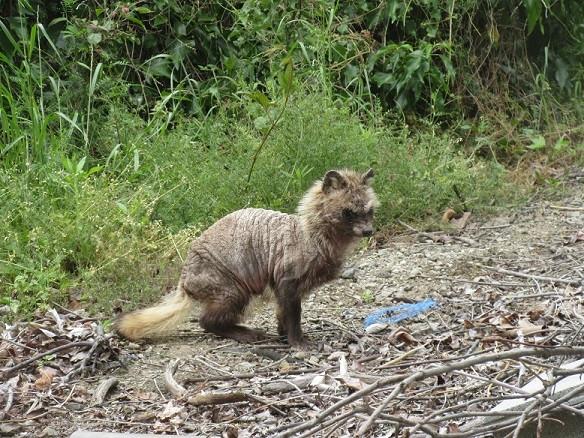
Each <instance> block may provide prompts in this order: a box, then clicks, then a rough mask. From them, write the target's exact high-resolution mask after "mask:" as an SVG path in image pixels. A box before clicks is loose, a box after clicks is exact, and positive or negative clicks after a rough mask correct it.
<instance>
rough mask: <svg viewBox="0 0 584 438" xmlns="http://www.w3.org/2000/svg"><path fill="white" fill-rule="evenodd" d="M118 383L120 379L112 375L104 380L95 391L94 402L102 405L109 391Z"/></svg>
mask: <svg viewBox="0 0 584 438" xmlns="http://www.w3.org/2000/svg"><path fill="white" fill-rule="evenodd" d="M117 384H118V379H117V378H115V377H110V378H109V379H105V380H103V381H102V382H101V383H100V384H99V385H98V386H97V389H96V390H95V392H94V393H93V404H94V405H100V404H102V403H103V402H104V401H105V398H106V397H107V394H108V392H109V391H110V390H111V389H112V388H113V387H114V386H116V385H117Z"/></svg>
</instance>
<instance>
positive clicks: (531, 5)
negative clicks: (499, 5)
mask: <svg viewBox="0 0 584 438" xmlns="http://www.w3.org/2000/svg"><path fill="white" fill-rule="evenodd" d="M523 4H524V5H525V9H526V10H527V35H529V34H531V32H533V29H535V25H536V24H537V21H538V20H539V17H540V16H541V0H523Z"/></svg>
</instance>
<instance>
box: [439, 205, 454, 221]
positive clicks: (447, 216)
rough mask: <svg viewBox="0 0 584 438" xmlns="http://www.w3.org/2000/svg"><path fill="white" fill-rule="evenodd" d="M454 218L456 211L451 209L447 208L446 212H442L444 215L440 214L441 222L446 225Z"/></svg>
mask: <svg viewBox="0 0 584 438" xmlns="http://www.w3.org/2000/svg"><path fill="white" fill-rule="evenodd" d="M455 216H456V211H454V210H453V209H452V208H447V209H446V211H444V213H443V214H442V222H444V223H446V224H447V223H448V222H450V220H451V219H452V218H453V217H455Z"/></svg>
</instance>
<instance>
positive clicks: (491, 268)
mask: <svg viewBox="0 0 584 438" xmlns="http://www.w3.org/2000/svg"><path fill="white" fill-rule="evenodd" d="M473 264H474V265H476V266H479V267H481V268H483V269H488V270H489V271H495V272H498V273H499V274H507V275H512V276H514V277H521V278H530V279H532V280H539V281H546V282H548V283H562V284H569V285H570V286H579V285H580V284H581V283H582V280H566V279H564V278H554V277H545V276H543V275H533V274H525V273H523V272H517V271H510V270H508V269H503V268H498V267H496V266H487V265H483V264H481V263H473Z"/></svg>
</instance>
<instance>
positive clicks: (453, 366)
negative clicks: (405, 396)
mask: <svg viewBox="0 0 584 438" xmlns="http://www.w3.org/2000/svg"><path fill="white" fill-rule="evenodd" d="M528 356H534V357H543V358H549V357H553V356H577V357H584V347H555V348H517V349H513V350H508V351H503V352H500V353H488V354H481V355H477V356H474V357H471V358H469V359H466V360H461V361H454V362H451V363H449V364H445V365H439V366H435V367H432V368H430V369H426V370H421V371H417V372H415V373H413V374H411V375H409V376H408V377H406V378H405V379H404V375H399V376H391V377H386V378H382V379H379V380H378V381H376V382H374V383H372V384H371V385H368V386H366V387H365V388H363V389H361V390H359V391H357V392H355V393H353V394H351V395H349V396H348V397H345V398H343V399H342V400H339V401H338V402H337V403H335V404H333V405H332V406H330V407H329V408H327V409H325V410H324V411H322V412H321V414H320V415H318V416H317V417H315V418H313V419H312V420H310V421H307V422H305V423H303V424H301V425H298V426H296V427H292V428H290V429H288V430H286V431H284V432H283V433H282V434H280V436H281V437H289V436H292V435H294V434H296V433H298V432H303V431H305V430H311V429H313V428H314V427H315V426H318V425H319V424H320V423H322V422H323V421H324V420H327V419H329V417H330V415H331V414H333V413H334V412H336V411H337V410H339V409H340V408H342V407H344V406H347V405H349V404H351V403H353V402H355V401H357V400H359V399H361V398H363V397H364V396H366V395H369V394H371V393H372V392H374V391H376V390H378V389H380V388H385V387H387V386H389V385H392V384H395V383H399V385H398V386H397V387H396V388H394V390H393V391H392V392H391V394H390V395H389V396H388V397H387V399H389V400H388V402H389V401H391V400H393V399H394V398H395V397H396V396H397V395H398V394H399V392H401V391H402V390H404V389H406V388H407V387H408V386H409V385H411V384H412V383H414V382H417V381H420V380H424V379H427V378H429V377H434V376H438V375H441V374H447V373H450V372H452V371H455V370H461V369H465V368H469V367H472V366H475V365H478V364H484V363H488V362H496V361H501V360H506V359H519V358H522V357H528ZM387 399H386V400H387ZM378 415H379V412H374V413H373V414H371V416H370V418H369V419H368V422H367V423H369V424H372V423H373V421H374V420H375V418H376V417H377V416H378ZM371 417H373V418H371ZM369 420H371V421H369ZM361 431H363V430H361Z"/></svg>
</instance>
